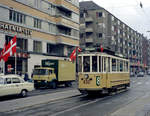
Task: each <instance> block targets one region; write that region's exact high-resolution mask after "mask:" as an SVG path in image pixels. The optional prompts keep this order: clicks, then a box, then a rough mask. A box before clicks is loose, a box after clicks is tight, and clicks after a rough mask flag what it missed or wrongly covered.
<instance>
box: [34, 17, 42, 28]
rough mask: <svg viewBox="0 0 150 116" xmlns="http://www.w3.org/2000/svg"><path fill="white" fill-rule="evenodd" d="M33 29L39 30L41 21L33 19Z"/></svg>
mask: <svg viewBox="0 0 150 116" xmlns="http://www.w3.org/2000/svg"><path fill="white" fill-rule="evenodd" d="M34 27H36V28H39V29H41V20H39V19H37V18H34Z"/></svg>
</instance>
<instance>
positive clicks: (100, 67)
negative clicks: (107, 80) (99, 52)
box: [99, 56, 102, 72]
mask: <svg viewBox="0 0 150 116" xmlns="http://www.w3.org/2000/svg"><path fill="white" fill-rule="evenodd" d="M99 72H102V59H101V56H99Z"/></svg>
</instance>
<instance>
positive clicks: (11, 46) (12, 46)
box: [0, 36, 16, 62]
mask: <svg viewBox="0 0 150 116" xmlns="http://www.w3.org/2000/svg"><path fill="white" fill-rule="evenodd" d="M14 53H16V36H14V38H13V39H12V40H11V41H10V42H9V43H8V44H7V45H5V46H4V48H3V50H2V52H1V56H0V61H1V59H3V60H4V61H5V62H6V61H7V60H8V57H9V56H12V55H14Z"/></svg>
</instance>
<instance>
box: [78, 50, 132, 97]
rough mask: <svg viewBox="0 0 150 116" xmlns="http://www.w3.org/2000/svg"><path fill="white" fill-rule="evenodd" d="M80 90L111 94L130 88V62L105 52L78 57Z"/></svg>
mask: <svg viewBox="0 0 150 116" xmlns="http://www.w3.org/2000/svg"><path fill="white" fill-rule="evenodd" d="M78 70H79V72H78V89H79V91H80V92H81V93H88V94H91V93H93V92H94V93H98V92H100V93H110V92H112V91H117V90H118V89H121V88H123V89H126V88H127V87H129V86H130V76H129V60H128V59H126V58H123V57H121V56H117V55H110V54H107V53H103V52H94V53H80V54H79V55H78Z"/></svg>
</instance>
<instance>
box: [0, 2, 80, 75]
mask: <svg viewBox="0 0 150 116" xmlns="http://www.w3.org/2000/svg"><path fill="white" fill-rule="evenodd" d="M0 14H1V16H0V51H2V49H3V47H4V44H8V43H9V41H10V40H11V39H12V38H13V37H14V36H15V35H16V38H17V50H16V51H17V53H16V56H17V60H16V65H17V66H16V71H17V73H18V74H20V73H22V74H24V73H26V72H27V73H28V74H29V76H31V74H32V70H33V69H34V66H35V65H40V64H41V60H42V59H51V58H53V59H60V58H62V57H65V58H68V57H69V55H70V54H71V52H72V50H73V49H74V48H75V47H76V46H78V45H79V1H78V0H0ZM3 64H4V66H5V67H2V66H3ZM0 67H1V70H2V68H4V69H5V73H6V74H7V73H14V72H15V56H11V57H9V58H8V61H7V62H5V63H3V62H2V61H1V62H0ZM8 67H11V70H8Z"/></svg>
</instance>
